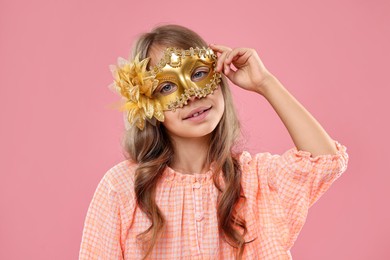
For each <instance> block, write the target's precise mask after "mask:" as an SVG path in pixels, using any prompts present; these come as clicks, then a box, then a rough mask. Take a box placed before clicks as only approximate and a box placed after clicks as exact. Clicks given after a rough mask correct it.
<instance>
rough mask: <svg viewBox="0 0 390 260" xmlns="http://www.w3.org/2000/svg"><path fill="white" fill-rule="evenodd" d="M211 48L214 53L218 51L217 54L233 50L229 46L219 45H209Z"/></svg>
mask: <svg viewBox="0 0 390 260" xmlns="http://www.w3.org/2000/svg"><path fill="white" fill-rule="evenodd" d="M209 47H210V48H211V49H212V50H214V51H217V52H220V53H222V52H224V51H231V50H232V48H229V47H227V46H224V45H217V44H209Z"/></svg>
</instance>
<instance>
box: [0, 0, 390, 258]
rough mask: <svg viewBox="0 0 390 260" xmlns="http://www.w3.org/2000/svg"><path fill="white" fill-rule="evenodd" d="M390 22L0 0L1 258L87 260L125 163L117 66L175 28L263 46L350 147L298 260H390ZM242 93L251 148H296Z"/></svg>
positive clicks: (272, 7) (302, 239)
mask: <svg viewBox="0 0 390 260" xmlns="http://www.w3.org/2000/svg"><path fill="white" fill-rule="evenodd" d="M389 13H390V4H389V2H388V1H385V0H383V1H381V0H370V1H368V0H360V1H358V0H357V1H352V0H349V1H346V0H327V1H316V0H315V1H313V0H302V1H299V0H298V1H279V0H273V1H259V0H252V1H246V0H241V1H231V2H228V1H204V0H199V1H192V2H186V1H130V0H127V1H124V0H122V1H115V0H113V1H82V0H66V1H65V0H64V1H60V0H36V1H27V0H25V1H18V0H16V1H15V0H0V98H1V102H0V124H1V127H0V131H1V132H0V138H1V139H0V152H1V154H0V160H1V170H0V172H1V181H0V259H6V260H8V259H40V260H46V259H56V260H65V259H67V260H68V259H77V257H78V252H79V246H80V242H81V235H82V228H83V224H84V219H85V216H86V212H87V208H88V205H89V203H90V201H91V199H92V196H93V193H94V191H95V189H96V187H97V184H98V182H99V181H100V180H101V178H102V177H103V175H104V174H105V172H106V171H107V170H108V169H109V168H111V167H112V166H113V165H115V164H117V163H118V162H120V161H122V160H124V156H123V153H122V148H121V138H122V134H123V130H124V126H123V120H122V115H121V113H120V112H118V111H116V110H112V109H110V108H109V105H110V104H112V103H114V102H116V101H117V100H118V98H119V97H118V96H116V95H115V94H114V93H112V92H111V91H110V90H109V89H108V88H107V86H108V85H109V84H110V83H111V82H112V75H111V72H110V71H109V69H108V66H109V65H110V64H116V60H117V57H119V56H121V57H125V58H127V57H128V55H129V53H130V49H131V46H132V43H133V41H134V39H135V38H136V37H137V36H138V35H139V34H140V33H142V32H146V31H149V30H150V29H152V28H153V27H154V26H157V25H162V24H167V23H175V24H180V25H184V26H187V27H189V28H191V29H193V30H195V31H196V32H198V33H199V34H200V35H201V36H203V37H204V38H205V39H206V40H207V41H208V42H209V43H217V44H224V45H227V46H230V47H251V48H255V49H256V50H257V51H258V53H259V56H260V57H261V59H262V61H263V62H264V63H265V65H266V66H267V68H268V69H269V70H270V71H271V72H272V73H273V74H274V75H275V76H277V78H278V79H279V80H280V81H281V82H282V83H283V85H284V86H285V87H286V88H287V89H288V90H289V91H290V93H291V94H293V96H294V97H296V98H297V99H298V100H299V101H300V102H301V103H302V104H303V105H304V106H305V107H306V109H308V110H309V111H310V112H311V113H312V115H313V116H314V117H315V118H316V119H317V120H318V121H319V122H320V123H321V125H322V126H323V127H324V128H325V130H327V132H328V133H329V134H330V136H331V137H332V138H333V139H335V140H337V141H339V142H340V143H342V144H344V145H346V146H347V152H348V154H349V156H350V161H349V165H348V169H347V171H346V172H345V173H344V175H343V176H342V177H341V178H340V179H339V180H337V181H336V182H335V183H334V185H333V186H332V187H331V189H330V190H329V191H328V192H327V193H326V194H325V195H324V196H323V197H322V198H321V199H320V200H319V201H318V202H317V203H316V204H314V206H313V207H312V208H311V209H310V210H309V215H308V218H307V221H306V224H305V226H304V228H303V229H302V231H301V234H300V236H299V237H298V240H297V241H296V243H295V245H294V247H293V249H292V255H293V257H294V259H302V260H312V259H316V260H328V259H334V260H344V259H354V260H364V259H390V253H389V251H388V249H386V247H387V246H388V245H389V235H388V234H389V232H390V224H389V220H390V210H389V206H388V205H389V202H388V198H389V195H390V188H389V182H390V177H389V175H390V172H389V166H388V164H387V163H389V160H390V158H389V153H388V147H389V138H388V133H389V130H390V129H389V128H390V127H389V119H388V112H389V94H390V92H389V87H390V86H389V79H388V77H389V74H390V73H389V68H390V67H389V62H390V55H389V54H390V52H389V46H390V41H389V36H390V33H389V24H390V17H389ZM231 87H232V89H233V93H234V99H235V103H236V107H237V110H238V112H239V115H240V118H241V122H242V128H243V136H244V137H245V139H246V142H245V147H246V149H247V150H249V151H250V152H264V151H268V152H271V153H278V154H281V153H283V152H284V151H286V150H287V149H289V148H291V147H293V145H294V144H293V142H292V140H291V138H290V136H289V134H288V132H287V130H286V128H285V127H284V125H283V124H282V122H281V121H280V119H279V117H278V116H277V114H276V113H275V112H274V110H273V109H272V107H271V106H270V105H269V104H268V103H267V101H266V100H265V99H264V98H263V97H261V96H259V95H256V94H254V93H248V92H245V91H244V90H241V89H239V88H238V87H236V86H233V85H231Z"/></svg>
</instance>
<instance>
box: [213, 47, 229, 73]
mask: <svg viewBox="0 0 390 260" xmlns="http://www.w3.org/2000/svg"><path fill="white" fill-rule="evenodd" d="M229 52H230V51H224V52H223V53H222V54H221V55H220V56H219V57H218V60H217V66H216V70H217V71H218V72H221V71H222V68H223V67H224V61H225V59H226V55H228V54H229Z"/></svg>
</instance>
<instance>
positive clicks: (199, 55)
mask: <svg viewBox="0 0 390 260" xmlns="http://www.w3.org/2000/svg"><path fill="white" fill-rule="evenodd" d="M149 60H150V58H146V59H144V60H142V61H139V55H137V56H136V57H135V59H134V60H133V61H128V60H125V59H123V58H118V65H117V66H110V68H111V71H112V73H113V76H114V78H115V80H114V83H113V84H111V85H110V88H111V89H114V90H115V91H116V92H117V93H119V94H120V95H121V96H122V97H123V98H124V99H123V101H124V102H125V103H124V104H121V105H120V108H119V109H120V110H122V111H128V121H129V123H130V124H136V126H137V127H138V128H139V129H141V130H142V129H143V128H144V126H145V120H148V121H150V122H151V123H152V124H154V123H155V121H156V120H158V121H160V122H163V121H164V114H163V111H165V110H173V111H174V110H175V109H177V108H180V107H183V106H185V105H186V104H187V102H188V100H189V99H190V98H191V97H192V96H195V97H197V98H203V97H205V96H207V95H208V94H211V93H213V91H214V90H215V89H216V88H217V87H218V84H219V83H220V80H221V74H220V73H218V72H216V71H215V70H214V68H215V65H216V60H217V56H216V55H215V54H214V52H213V51H212V50H211V49H209V48H208V49H206V48H202V49H200V48H190V49H188V50H182V49H177V48H167V49H166V50H165V51H164V55H163V57H162V58H161V60H160V61H159V62H158V63H157V64H156V65H155V66H154V67H153V68H152V69H151V70H147V65H148V62H149Z"/></svg>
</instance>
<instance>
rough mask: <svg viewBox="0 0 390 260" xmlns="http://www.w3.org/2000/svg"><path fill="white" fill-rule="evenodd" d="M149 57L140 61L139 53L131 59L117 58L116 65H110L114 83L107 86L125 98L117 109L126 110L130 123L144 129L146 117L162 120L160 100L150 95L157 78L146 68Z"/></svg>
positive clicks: (152, 119) (156, 83) (155, 85)
mask: <svg viewBox="0 0 390 260" xmlns="http://www.w3.org/2000/svg"><path fill="white" fill-rule="evenodd" d="M149 59H150V58H146V59H143V60H142V61H140V60H139V55H137V56H136V57H135V59H134V60H133V61H130V60H126V59H123V58H118V65H117V66H115V65H111V66H110V69H111V71H112V74H113V76H114V83H112V84H111V85H110V86H109V87H110V88H111V89H113V90H114V91H115V92H117V93H118V94H120V95H121V96H122V97H123V98H124V99H125V100H126V102H125V103H124V104H123V105H122V106H121V107H120V108H119V109H120V110H121V111H128V120H129V122H130V124H135V125H136V126H137V127H138V128H139V129H140V130H143V129H144V127H145V120H146V119H148V120H149V121H151V122H153V121H154V118H155V119H157V120H158V121H160V122H162V121H164V114H163V108H162V106H161V104H160V102H159V101H158V100H157V99H154V98H153V97H152V95H153V92H154V90H155V89H156V88H157V86H158V80H156V79H155V75H153V74H152V73H151V72H150V71H148V70H147V69H146V67H147V64H148V62H149ZM153 117H154V118H153Z"/></svg>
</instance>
